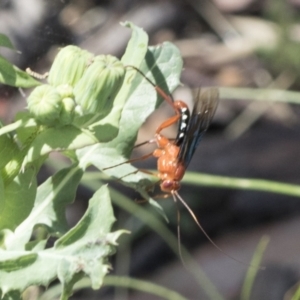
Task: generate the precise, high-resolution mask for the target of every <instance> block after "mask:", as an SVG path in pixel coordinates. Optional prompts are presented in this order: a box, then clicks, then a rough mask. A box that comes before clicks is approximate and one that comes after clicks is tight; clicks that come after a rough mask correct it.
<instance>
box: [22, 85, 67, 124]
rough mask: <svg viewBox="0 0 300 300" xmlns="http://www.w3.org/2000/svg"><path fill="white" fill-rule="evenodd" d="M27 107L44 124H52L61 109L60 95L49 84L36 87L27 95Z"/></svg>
mask: <svg viewBox="0 0 300 300" xmlns="http://www.w3.org/2000/svg"><path fill="white" fill-rule="evenodd" d="M27 102H28V109H29V111H30V113H31V114H32V115H33V116H34V118H35V119H36V120H37V121H39V122H40V123H42V124H44V125H54V124H55V123H56V122H57V120H58V118H59V115H60V112H61V109H62V97H61V95H60V94H59V93H58V92H57V91H56V89H55V88H54V87H52V86H50V85H41V86H38V87H36V88H35V89H34V90H33V91H32V93H31V94H30V95H29V97H28V99H27Z"/></svg>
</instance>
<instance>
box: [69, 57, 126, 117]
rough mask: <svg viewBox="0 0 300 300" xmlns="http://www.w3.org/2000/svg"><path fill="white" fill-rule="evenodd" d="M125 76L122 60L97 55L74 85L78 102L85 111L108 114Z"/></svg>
mask: <svg viewBox="0 0 300 300" xmlns="http://www.w3.org/2000/svg"><path fill="white" fill-rule="evenodd" d="M124 76H125V68H124V66H123V64H122V62H121V61H119V60H118V59H117V58H116V57H113V56H111V55H99V56H97V57H95V59H94V62H93V63H92V65H90V66H89V67H88V69H87V70H86V72H85V73H84V75H83V76H82V78H81V79H80V80H79V81H78V83H77V84H76V86H75V87H74V95H75V100H76V103H77V104H79V105H80V106H81V108H82V111H83V113H85V114H86V113H99V114H102V115H104V116H105V115H107V114H108V113H109V112H110V110H111V109H112V106H113V100H114V98H115V97H116V95H117V93H118V92H119V90H120V88H121V86H122V83H123V80H124Z"/></svg>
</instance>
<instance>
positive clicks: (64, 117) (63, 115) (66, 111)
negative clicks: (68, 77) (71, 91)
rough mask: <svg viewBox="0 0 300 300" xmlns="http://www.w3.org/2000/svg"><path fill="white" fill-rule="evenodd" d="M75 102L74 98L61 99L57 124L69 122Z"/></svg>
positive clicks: (70, 121) (71, 119)
mask: <svg viewBox="0 0 300 300" xmlns="http://www.w3.org/2000/svg"><path fill="white" fill-rule="evenodd" d="M75 106H76V103H75V101H74V99H72V98H70V97H68V98H64V99H62V110H61V112H60V116H59V124H60V125H67V124H71V123H72V121H73V119H74V110H75Z"/></svg>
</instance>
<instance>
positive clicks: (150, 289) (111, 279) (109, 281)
mask: <svg viewBox="0 0 300 300" xmlns="http://www.w3.org/2000/svg"><path fill="white" fill-rule="evenodd" d="M103 285H108V286H117V287H123V288H128V289H133V290H139V291H142V292H144V293H149V294H152V295H156V296H158V297H160V298H162V299H168V300H187V298H185V297H183V296H182V295H180V294H179V293H177V292H174V291H173V290H170V289H167V288H165V287H162V286H160V285H157V284H154V283H150V282H147V281H144V280H138V279H133V278H130V277H125V276H106V277H105V278H104V281H103ZM90 286H91V281H90V279H89V278H83V279H81V280H79V281H78V282H77V283H76V284H75V285H74V289H73V291H74V292H75V291H78V290H81V289H84V288H90ZM60 293H61V285H55V286H54V287H52V288H50V289H49V290H48V291H47V292H45V293H44V294H43V296H41V297H40V298H39V300H51V299H55V298H56V297H57V296H59V295H60ZM61 299H65V298H61ZM66 299H67V298H66Z"/></svg>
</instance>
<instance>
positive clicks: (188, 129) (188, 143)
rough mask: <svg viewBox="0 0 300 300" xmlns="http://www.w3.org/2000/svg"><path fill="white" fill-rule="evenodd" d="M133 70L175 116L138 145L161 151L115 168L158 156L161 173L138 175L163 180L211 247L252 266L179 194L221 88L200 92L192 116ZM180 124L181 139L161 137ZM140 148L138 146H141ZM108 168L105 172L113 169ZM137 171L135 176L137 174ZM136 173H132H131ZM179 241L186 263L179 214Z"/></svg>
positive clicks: (163, 184)
mask: <svg viewBox="0 0 300 300" xmlns="http://www.w3.org/2000/svg"><path fill="white" fill-rule="evenodd" d="M127 67H130V68H133V69H134V70H136V71H137V72H138V73H140V74H141V75H142V76H143V77H144V78H145V79H146V80H147V81H148V82H149V83H150V84H151V85H152V86H153V87H154V89H155V90H156V92H157V93H158V94H159V95H160V96H161V97H162V98H163V99H164V100H165V101H167V102H168V103H169V104H170V105H171V107H172V108H173V110H174V112H175V115H174V116H172V117H170V118H169V119H167V120H166V121H164V122H163V123H162V124H161V125H160V126H159V127H158V128H157V129H156V131H155V135H154V138H153V139H151V140H149V141H147V142H144V143H141V144H139V145H137V146H141V145H144V144H149V143H156V144H157V149H155V150H154V151H153V152H152V153H150V154H147V155H144V156H142V157H140V158H134V159H130V160H128V161H126V162H123V163H121V164H118V165H115V166H112V167H116V166H119V165H122V164H124V163H131V162H135V161H139V160H143V159H146V158H148V157H150V156H154V157H157V158H158V159H157V171H158V172H157V173H152V172H150V171H147V170H137V171H136V172H139V171H140V172H144V173H148V174H151V175H154V176H156V177H158V178H159V181H160V188H161V190H162V191H163V192H165V193H166V194H167V195H170V194H171V195H172V197H173V199H174V202H175V203H177V199H178V200H179V201H180V202H181V203H182V204H183V205H184V206H185V207H186V209H187V210H188V212H189V213H190V215H191V216H192V218H193V219H194V221H195V223H196V224H197V226H198V227H199V228H200V230H201V231H202V232H203V234H204V235H205V236H206V238H207V239H208V240H209V241H210V242H211V244H212V245H213V246H214V247H216V248H217V249H218V250H219V251H220V252H222V253H223V254H224V255H226V256H227V257H229V258H231V259H233V260H234V261H236V262H238V263H241V264H243V265H246V266H252V267H253V265H251V264H247V263H245V262H243V261H240V260H238V259H235V258H234V257H232V256H230V255H228V254H227V253H225V252H224V251H223V250H222V249H221V248H220V247H219V246H218V245H217V244H216V243H215V242H214V241H213V240H212V239H211V238H210V236H209V235H208V234H207V233H206V231H205V230H204V228H203V227H202V226H201V224H200V223H199V221H198V219H197V217H196V215H195V214H194V213H193V211H192V209H191V208H190V207H189V206H188V204H187V203H186V202H185V201H184V200H183V198H182V197H181V196H180V195H179V193H178V190H179V189H180V181H181V180H182V178H183V176H184V174H185V171H186V169H187V167H188V165H189V163H190V161H191V159H192V157H193V155H194V153H195V150H196V148H197V146H198V145H199V143H200V141H201V139H202V137H203V135H204V133H205V132H206V130H207V129H208V127H209V125H210V123H211V121H212V118H213V116H214V114H215V112H216V109H217V106H218V103H219V91H218V89H217V88H208V89H205V90H204V91H201V92H199V93H198V97H197V98H196V101H195V103H194V107H193V110H192V113H190V110H189V108H188V106H187V104H186V103H185V102H183V101H181V100H173V98H172V96H171V95H168V94H166V93H165V92H164V91H163V90H162V89H161V88H160V87H159V86H157V85H156V84H155V83H154V82H152V81H151V80H150V79H149V78H148V77H147V76H146V75H145V74H144V73H143V72H142V71H141V70H139V69H138V68H136V67H134V66H127ZM177 122H178V130H177V136H176V138H175V139H169V138H167V137H165V136H164V135H162V134H161V131H162V130H163V129H165V128H167V127H169V126H172V125H173V124H175V123H177ZM137 146H136V147H137ZM112 167H109V168H105V169H110V168H112ZM136 172H134V173H136ZM131 174H132V173H131ZM178 238H179V240H178V242H179V252H180V257H181V259H182V262H183V263H184V260H183V258H182V255H181V250H180V249H181V248H180V230H179V215H178ZM256 267H258V268H259V269H264V267H261V266H256Z"/></svg>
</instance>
